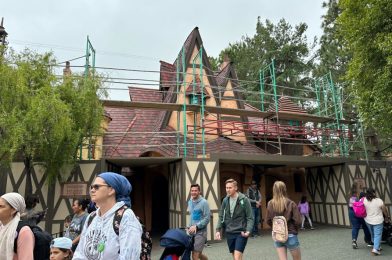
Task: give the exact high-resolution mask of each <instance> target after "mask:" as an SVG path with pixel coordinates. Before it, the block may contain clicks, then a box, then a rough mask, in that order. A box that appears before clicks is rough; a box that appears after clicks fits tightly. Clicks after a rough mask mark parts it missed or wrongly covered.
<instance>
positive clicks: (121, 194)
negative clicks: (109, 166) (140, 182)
mask: <svg viewBox="0 0 392 260" xmlns="http://www.w3.org/2000/svg"><path fill="white" fill-rule="evenodd" d="M98 177H100V178H102V179H103V180H104V181H105V182H106V183H107V184H108V185H109V186H110V187H112V188H113V189H114V190H115V191H116V201H117V202H120V201H124V203H125V205H127V206H128V207H131V198H130V197H129V194H130V193H131V191H132V185H131V183H130V182H129V181H128V179H127V178H125V177H124V176H122V175H120V174H117V173H114V172H103V173H101V174H99V175H98Z"/></svg>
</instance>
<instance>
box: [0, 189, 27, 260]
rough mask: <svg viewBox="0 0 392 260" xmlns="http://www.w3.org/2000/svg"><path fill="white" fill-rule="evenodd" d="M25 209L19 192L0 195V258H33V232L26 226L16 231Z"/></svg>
mask: <svg viewBox="0 0 392 260" xmlns="http://www.w3.org/2000/svg"><path fill="white" fill-rule="evenodd" d="M25 209H26V204H25V200H24V198H23V197H22V195H20V194H19V193H15V192H10V193H6V194H4V195H3V196H1V198H0V222H1V224H0V259H13V260H17V259H24V260H33V259H34V254H33V251H34V235H33V232H32V231H31V229H30V228H29V227H28V226H24V227H22V228H21V229H20V231H19V233H18V232H17V231H16V230H17V227H18V224H19V220H20V214H21V213H23V212H24V210H25ZM15 240H16V241H15ZM15 246H16V247H15ZM14 247H15V248H14ZM15 249H16V250H15ZM15 252H17V253H15Z"/></svg>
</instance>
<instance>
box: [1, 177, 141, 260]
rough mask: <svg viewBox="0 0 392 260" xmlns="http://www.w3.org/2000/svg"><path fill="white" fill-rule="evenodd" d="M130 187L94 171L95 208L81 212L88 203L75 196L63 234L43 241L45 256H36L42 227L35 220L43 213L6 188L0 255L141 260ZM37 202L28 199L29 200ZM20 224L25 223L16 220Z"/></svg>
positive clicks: (27, 259)
mask: <svg viewBox="0 0 392 260" xmlns="http://www.w3.org/2000/svg"><path fill="white" fill-rule="evenodd" d="M131 190H132V186H131V184H130V182H129V181H128V180H127V178H125V177H124V176H122V175H119V174H116V173H112V172H105V173H101V174H99V175H98V176H97V177H96V178H95V179H94V181H93V184H92V185H91V187H90V197H91V201H92V202H93V203H95V204H96V206H97V210H96V211H94V213H91V214H88V213H87V212H86V209H87V206H88V202H87V201H86V200H82V199H75V200H74V201H73V204H72V210H73V217H72V218H70V217H68V218H67V219H66V220H67V221H68V223H67V226H66V232H65V233H64V237H58V238H55V239H53V240H51V241H49V243H48V248H47V252H46V254H47V256H48V257H46V256H42V255H40V256H39V257H37V251H39V250H42V249H43V248H42V246H41V245H39V242H40V241H37V240H40V239H41V238H42V239H43V237H42V235H45V233H44V231H42V230H41V231H40V232H41V233H40V232H37V231H36V225H37V224H38V222H39V220H40V219H38V218H37V216H38V217H39V218H41V219H42V217H41V215H42V212H37V213H36V214H35V213H33V211H34V210H33V209H34V206H35V205H32V207H31V208H29V210H26V205H27V204H28V203H30V201H29V199H27V198H26V200H25V199H24V198H23V196H21V195H20V194H19V193H15V192H11V193H6V194H4V195H2V196H1V198H0V222H1V226H0V259H7V260H8V259H10V260H11V259H14V260H33V259H49V257H50V259H51V260H59V259H75V260H82V259H83V260H92V259H94V260H95V259H98V260H99V259H140V256H141V237H142V227H141V224H140V222H139V220H138V219H137V218H136V216H135V214H134V213H133V211H132V210H131V208H130V207H131V200H130V193H131ZM36 203H38V201H37V200H35V199H34V200H33V204H36ZM21 223H24V224H23V225H21Z"/></svg>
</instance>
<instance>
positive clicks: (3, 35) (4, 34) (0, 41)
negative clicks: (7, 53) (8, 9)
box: [0, 17, 8, 45]
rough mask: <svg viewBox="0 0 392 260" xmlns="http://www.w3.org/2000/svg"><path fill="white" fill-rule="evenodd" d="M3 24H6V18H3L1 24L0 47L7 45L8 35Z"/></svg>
mask: <svg viewBox="0 0 392 260" xmlns="http://www.w3.org/2000/svg"><path fill="white" fill-rule="evenodd" d="M3 23H4V17H2V18H1V24H0V45H6V44H7V42H6V40H5V38H6V37H7V35H8V33H7V32H6V31H5V28H4V26H3Z"/></svg>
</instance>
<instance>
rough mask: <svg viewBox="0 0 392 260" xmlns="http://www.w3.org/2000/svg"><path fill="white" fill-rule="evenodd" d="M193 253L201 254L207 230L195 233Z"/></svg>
mask: <svg viewBox="0 0 392 260" xmlns="http://www.w3.org/2000/svg"><path fill="white" fill-rule="evenodd" d="M194 239H195V240H194V242H193V251H196V252H202V251H203V249H204V244H205V243H206V241H207V230H200V231H197V233H196V234H195V237H194Z"/></svg>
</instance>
